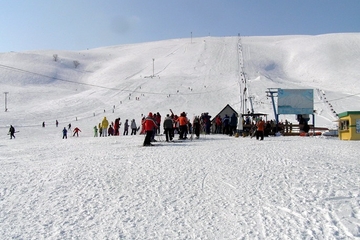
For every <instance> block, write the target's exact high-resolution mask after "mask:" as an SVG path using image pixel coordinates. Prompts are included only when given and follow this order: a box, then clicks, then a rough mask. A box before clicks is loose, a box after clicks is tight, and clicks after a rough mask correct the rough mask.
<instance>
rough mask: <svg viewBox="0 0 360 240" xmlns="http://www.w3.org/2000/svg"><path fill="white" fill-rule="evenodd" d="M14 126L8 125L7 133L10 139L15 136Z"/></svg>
mask: <svg viewBox="0 0 360 240" xmlns="http://www.w3.org/2000/svg"><path fill="white" fill-rule="evenodd" d="M14 134H15V128H14V127H13V125H10V128H9V135H10V139H12V138H15V135H14Z"/></svg>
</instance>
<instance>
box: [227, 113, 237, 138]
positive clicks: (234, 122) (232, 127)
mask: <svg viewBox="0 0 360 240" xmlns="http://www.w3.org/2000/svg"><path fill="white" fill-rule="evenodd" d="M237 124H238V120H237V117H236V115H235V113H233V114H232V115H231V117H230V121H229V128H230V129H229V130H230V131H229V136H232V135H233V134H234V133H235V131H236V126H237Z"/></svg>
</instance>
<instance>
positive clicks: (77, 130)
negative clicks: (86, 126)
mask: <svg viewBox="0 0 360 240" xmlns="http://www.w3.org/2000/svg"><path fill="white" fill-rule="evenodd" d="M73 132H74V134H73V137H75V134H76V136H77V137H78V136H79V132H81V130H80V129H79V128H78V127H76V128H74V131H73Z"/></svg>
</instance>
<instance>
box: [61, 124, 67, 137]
mask: <svg viewBox="0 0 360 240" xmlns="http://www.w3.org/2000/svg"><path fill="white" fill-rule="evenodd" d="M62 133H63V139H64V138H66V139H67V130H66V127H64V129H63V130H62Z"/></svg>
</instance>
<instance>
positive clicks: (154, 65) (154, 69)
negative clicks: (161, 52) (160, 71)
mask: <svg viewBox="0 0 360 240" xmlns="http://www.w3.org/2000/svg"><path fill="white" fill-rule="evenodd" d="M153 77H155V58H153Z"/></svg>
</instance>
